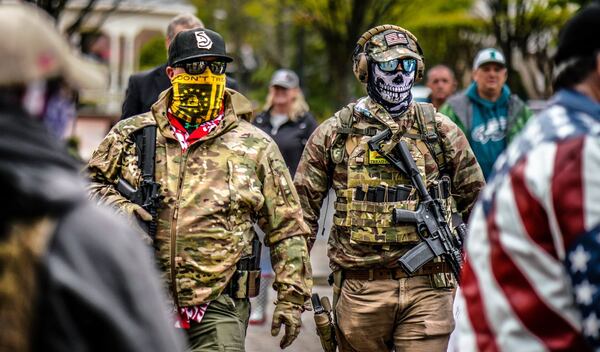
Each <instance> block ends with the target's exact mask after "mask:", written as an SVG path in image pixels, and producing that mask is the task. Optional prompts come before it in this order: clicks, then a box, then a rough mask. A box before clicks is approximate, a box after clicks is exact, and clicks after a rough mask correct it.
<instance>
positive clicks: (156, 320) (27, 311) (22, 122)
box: [0, 4, 183, 352]
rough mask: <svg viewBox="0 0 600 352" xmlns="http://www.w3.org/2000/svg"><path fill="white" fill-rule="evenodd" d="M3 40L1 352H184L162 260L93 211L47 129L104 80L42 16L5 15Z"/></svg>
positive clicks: (121, 225)
mask: <svg viewBox="0 0 600 352" xmlns="http://www.w3.org/2000/svg"><path fill="white" fill-rule="evenodd" d="M0 31H1V33H2V36H0V57H1V58H2V66H0V131H1V132H0V133H1V138H0V183H1V184H2V187H0V198H1V199H2V200H3V202H4V203H5V206H4V207H3V210H2V213H1V215H0V268H1V270H0V283H1V284H0V326H1V327H2V328H1V329H0V350H2V351H123V352H125V351H127V352H131V351H139V352H142V351H156V352H159V351H161V352H162V351H181V350H183V344H182V341H180V340H179V336H178V334H177V333H176V331H175V329H173V328H172V324H171V319H170V317H169V315H168V312H167V309H166V308H167V305H166V304H165V302H166V296H164V294H163V292H162V291H161V287H160V284H159V280H158V273H157V272H156V270H155V269H154V266H153V264H152V262H151V259H150V258H151V254H150V252H149V251H148V249H147V248H146V246H145V245H144V243H143V242H142V241H141V240H140V239H139V238H137V237H136V235H135V233H133V232H131V231H130V230H129V229H128V228H127V226H126V224H125V222H121V221H120V220H119V219H116V218H115V216H114V213H113V212H112V211H110V210H107V209H101V208H99V207H97V206H95V205H94V204H92V203H91V202H90V201H88V200H87V197H86V192H85V182H84V180H83V179H82V178H81V177H80V175H79V173H78V170H79V167H80V165H79V164H78V163H77V162H76V161H75V160H74V159H71V158H70V157H69V156H68V155H67V153H66V150H65V149H64V148H63V146H62V145H61V143H60V142H59V140H58V136H59V135H60V134H61V133H60V132H61V131H60V129H61V124H54V123H48V121H47V119H49V118H56V117H57V114H59V113H57V112H56V106H57V105H58V106H61V105H70V106H71V109H74V102H73V100H72V94H67V92H68V91H70V89H71V88H99V89H100V88H102V87H103V86H104V83H105V82H103V81H104V79H103V77H104V74H103V72H99V71H97V69H98V68H97V67H95V66H94V65H93V64H91V63H88V62H85V61H84V60H82V59H81V58H79V57H77V56H76V55H75V54H73V53H71V50H70V48H69V46H68V44H67V41H66V40H65V39H64V38H62V37H61V35H60V34H59V33H58V32H57V30H56V28H55V24H54V23H53V21H52V19H51V18H50V17H49V16H48V15H47V14H46V13H44V12H43V11H41V10H40V9H39V8H37V7H34V6H32V5H24V4H11V5H2V6H0ZM71 109H68V110H69V111H70V110H71Z"/></svg>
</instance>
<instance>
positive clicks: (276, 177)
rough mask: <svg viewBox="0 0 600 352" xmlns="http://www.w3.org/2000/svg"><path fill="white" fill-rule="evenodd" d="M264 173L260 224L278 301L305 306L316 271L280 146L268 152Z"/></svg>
mask: <svg viewBox="0 0 600 352" xmlns="http://www.w3.org/2000/svg"><path fill="white" fill-rule="evenodd" d="M263 160H264V161H263V163H262V165H261V166H260V171H261V173H263V175H264V176H263V177H264V178H263V195H264V199H265V201H264V205H263V207H262V208H261V210H260V212H259V218H258V225H259V227H261V229H263V231H264V232H265V234H266V237H265V243H266V244H267V245H268V246H269V247H270V248H271V251H270V252H271V263H272V265H273V270H274V272H275V283H274V288H275V289H276V290H277V292H278V297H277V299H278V300H285V301H289V302H292V303H297V304H303V303H304V302H305V301H306V300H307V299H308V298H310V293H311V288H312V270H311V266H310V259H309V255H308V248H307V237H308V234H309V229H308V227H307V226H306V224H305V222H304V220H303V217H302V208H301V207H300V201H299V199H298V194H297V193H296V189H295V188H294V185H293V182H292V179H291V176H290V173H289V171H288V169H287V167H286V165H285V162H284V161H283V157H282V156H281V153H280V152H279V149H278V148H277V146H276V144H275V143H274V142H272V143H271V144H270V145H269V146H268V147H267V150H266V157H265V158H264V159H263Z"/></svg>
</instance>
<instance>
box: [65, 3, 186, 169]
mask: <svg viewBox="0 0 600 352" xmlns="http://www.w3.org/2000/svg"><path fill="white" fill-rule="evenodd" d="M88 2H89V0H71V1H70V2H68V5H67V8H66V9H65V10H64V12H63V13H62V14H61V16H60V18H59V27H60V29H61V30H63V31H65V30H66V29H67V27H68V26H70V25H71V24H72V23H73V22H74V21H75V20H76V19H77V18H78V17H79V15H80V11H81V10H82V9H83V8H85V6H86V5H87V4H88ZM114 3H115V0H99V1H97V3H96V4H95V6H94V9H93V11H92V12H91V13H90V14H89V16H88V17H87V18H86V19H85V21H84V22H83V25H82V27H81V30H80V32H81V33H85V32H87V31H91V30H94V29H96V28H98V30H99V32H100V33H102V34H103V35H104V36H105V38H106V39H107V40H106V43H105V44H106V51H105V52H106V56H107V57H106V58H105V59H106V61H105V63H106V64H107V66H108V71H109V75H110V77H109V87H108V89H107V90H102V91H93V90H87V91H83V92H80V100H81V101H83V102H93V103H94V104H95V105H94V106H95V107H94V108H93V109H82V110H80V111H79V114H78V119H77V121H76V122H75V124H74V126H73V128H72V129H71V134H72V135H74V136H76V137H77V139H78V140H79V152H80V155H81V156H82V158H83V159H88V158H89V157H90V156H91V153H92V151H93V150H94V149H96V147H97V146H98V144H99V143H100V141H101V140H102V139H103V138H104V136H105V135H106V133H107V132H108V130H109V128H110V126H111V125H112V124H113V123H114V122H115V121H116V120H118V118H119V117H120V115H121V106H122V103H123V98H124V95H125V90H126V89H127V83H128V80H129V76H130V75H131V74H132V73H135V72H137V71H138V68H139V57H140V49H141V48H142V46H143V45H144V44H145V43H146V42H147V41H148V40H149V39H151V38H154V37H156V36H157V35H162V36H163V37H164V36H165V34H166V30H167V25H168V23H169V21H170V20H171V19H172V18H173V17H175V16H176V15H178V14H180V13H186V12H187V13H194V14H195V13H196V8H195V7H194V6H192V5H190V4H189V2H188V1H186V0H122V1H121V2H120V3H119V5H118V7H117V8H116V9H115V8H114ZM166 60H167V58H166V57H165V61H166Z"/></svg>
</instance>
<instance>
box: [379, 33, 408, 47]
mask: <svg viewBox="0 0 600 352" xmlns="http://www.w3.org/2000/svg"><path fill="white" fill-rule="evenodd" d="M385 42H386V44H387V46H392V45H396V44H408V39H406V35H405V34H404V33H400V32H391V33H388V34H386V35H385Z"/></svg>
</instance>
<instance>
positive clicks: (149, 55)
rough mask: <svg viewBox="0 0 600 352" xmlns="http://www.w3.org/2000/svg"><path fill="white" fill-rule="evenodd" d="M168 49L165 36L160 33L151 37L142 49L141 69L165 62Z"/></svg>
mask: <svg viewBox="0 0 600 352" xmlns="http://www.w3.org/2000/svg"><path fill="white" fill-rule="evenodd" d="M166 57H167V49H166V48H165V37H163V36H162V35H158V36H156V37H153V38H151V39H149V40H148V41H147V42H146V43H145V44H144V45H142V47H141V49H140V70H142V71H143V70H147V69H150V68H153V67H156V66H159V65H162V64H163V63H164V62H165V58H166Z"/></svg>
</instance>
